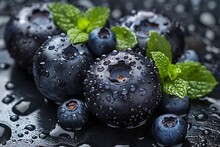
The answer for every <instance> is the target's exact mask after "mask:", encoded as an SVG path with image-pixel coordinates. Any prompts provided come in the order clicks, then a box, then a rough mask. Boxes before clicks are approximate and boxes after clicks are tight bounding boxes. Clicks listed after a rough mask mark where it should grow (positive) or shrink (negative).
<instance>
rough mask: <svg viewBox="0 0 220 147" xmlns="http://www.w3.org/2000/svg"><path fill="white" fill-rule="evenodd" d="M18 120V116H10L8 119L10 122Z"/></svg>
mask: <svg viewBox="0 0 220 147" xmlns="http://www.w3.org/2000/svg"><path fill="white" fill-rule="evenodd" d="M18 119H19V116H17V115H12V116H11V117H10V120H11V121H17V120H18Z"/></svg>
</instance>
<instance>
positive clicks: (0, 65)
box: [0, 63, 10, 70]
mask: <svg viewBox="0 0 220 147" xmlns="http://www.w3.org/2000/svg"><path fill="white" fill-rule="evenodd" d="M9 67H10V65H9V64H6V63H0V70H6V69H8V68H9Z"/></svg>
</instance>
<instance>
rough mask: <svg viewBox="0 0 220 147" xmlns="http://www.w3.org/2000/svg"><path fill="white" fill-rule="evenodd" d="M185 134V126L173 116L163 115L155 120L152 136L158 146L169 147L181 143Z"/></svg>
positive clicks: (178, 118)
mask: <svg viewBox="0 0 220 147" xmlns="http://www.w3.org/2000/svg"><path fill="white" fill-rule="evenodd" d="M186 134H187V124H186V122H185V121H184V120H183V119H182V118H181V117H179V116H177V115H175V114H164V115H161V116H159V117H158V118H156V119H155V121H154V122H153V125H152V135H153V137H154V140H155V141H156V142H158V143H159V144H162V145H165V146H171V145H176V144H179V143H181V142H182V141H183V140H184V138H185V137H186Z"/></svg>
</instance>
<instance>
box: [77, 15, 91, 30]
mask: <svg viewBox="0 0 220 147" xmlns="http://www.w3.org/2000/svg"><path fill="white" fill-rule="evenodd" d="M89 23H90V22H89V20H88V19H87V18H84V17H81V18H79V19H78V25H77V26H78V28H79V29H80V30H86V29H87V27H88V25H89Z"/></svg>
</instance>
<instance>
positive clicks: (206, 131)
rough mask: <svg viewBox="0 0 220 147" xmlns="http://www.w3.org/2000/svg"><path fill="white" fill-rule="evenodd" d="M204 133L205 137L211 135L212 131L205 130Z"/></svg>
mask: <svg viewBox="0 0 220 147" xmlns="http://www.w3.org/2000/svg"><path fill="white" fill-rule="evenodd" d="M202 132H203V134H205V135H209V134H210V133H211V131H210V130H208V129H205V130H203V131H202Z"/></svg>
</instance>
